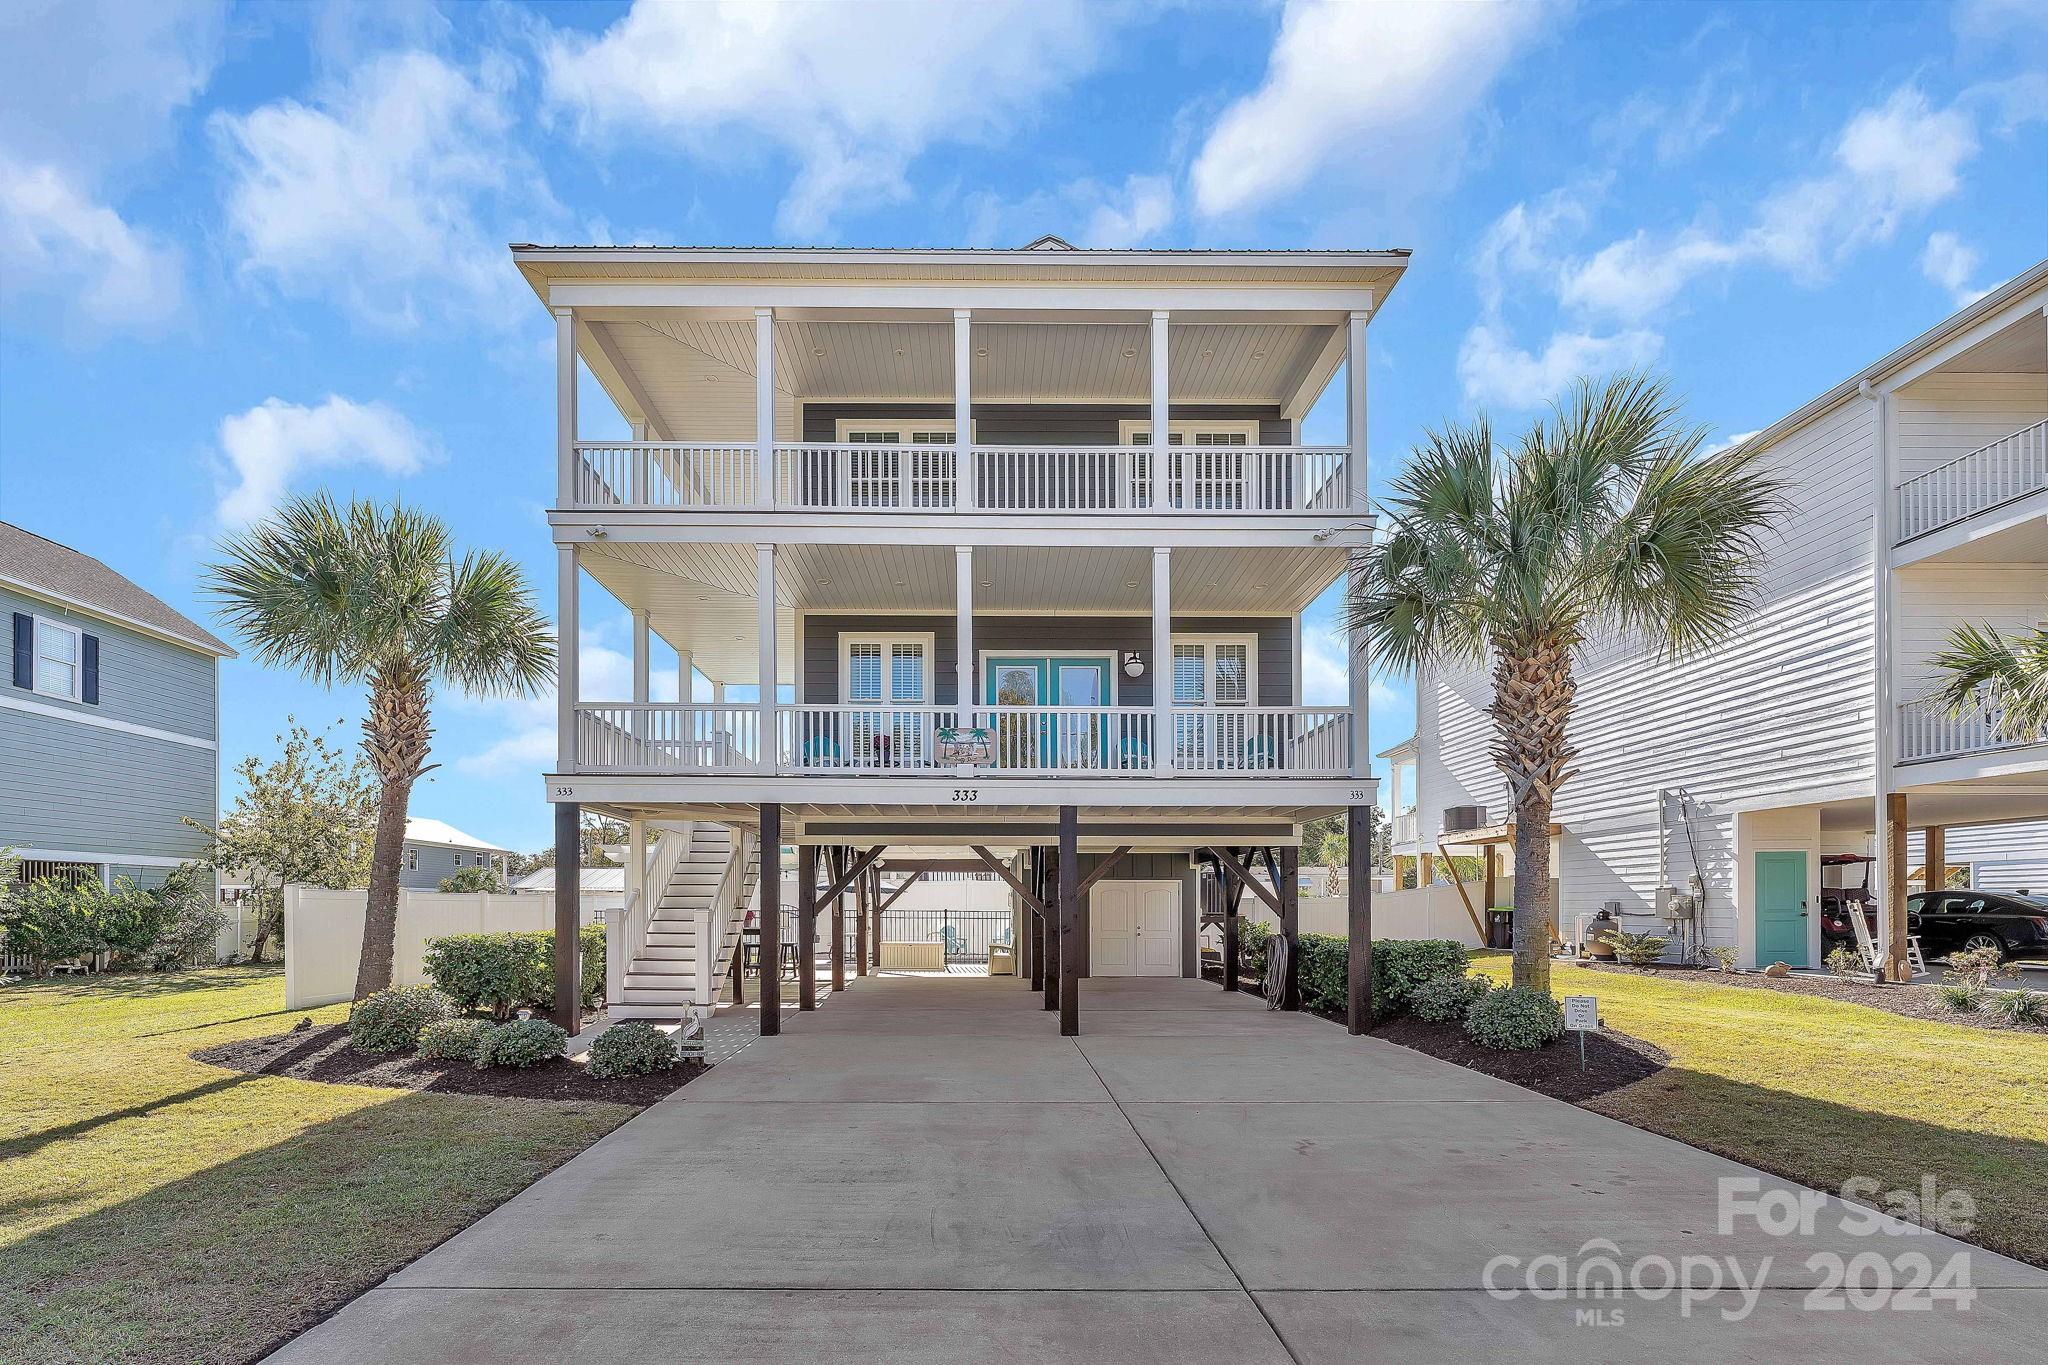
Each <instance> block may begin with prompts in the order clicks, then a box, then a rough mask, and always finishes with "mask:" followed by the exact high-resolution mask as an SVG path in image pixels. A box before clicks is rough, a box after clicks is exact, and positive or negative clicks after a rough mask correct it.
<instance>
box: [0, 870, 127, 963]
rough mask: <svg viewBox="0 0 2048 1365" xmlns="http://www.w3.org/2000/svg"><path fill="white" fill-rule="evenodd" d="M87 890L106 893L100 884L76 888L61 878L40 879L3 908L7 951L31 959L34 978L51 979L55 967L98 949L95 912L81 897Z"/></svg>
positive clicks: (0, 924) (0, 912) (1, 924)
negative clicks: (53, 965)
mask: <svg viewBox="0 0 2048 1365" xmlns="http://www.w3.org/2000/svg"><path fill="white" fill-rule="evenodd" d="M83 886H89V887H91V888H92V890H94V891H99V892H104V890H105V888H104V887H102V886H101V885H100V884H99V883H98V882H97V881H92V882H81V883H78V884H77V885H76V886H74V885H73V884H72V883H71V882H68V881H66V880H64V879H63V878H61V877H39V878H37V879H36V880H35V881H32V882H30V883H29V884H28V885H27V886H24V887H21V888H20V889H18V890H17V891H15V892H14V894H12V895H10V896H9V897H8V898H7V902H6V905H5V907H4V908H0V929H4V930H5V931H6V939H7V947H8V949H9V951H11V952H15V953H19V954H21V955H22V956H23V957H26V958H27V959H28V964H29V974H30V975H31V976H48V975H49V973H50V967H51V965H52V964H54V963H58V962H69V961H71V960H72V959H73V958H80V957H89V956H91V955H92V953H93V952H94V951H95V949H96V948H97V947H98V939H97V936H96V935H95V933H94V927H93V920H92V913H91V909H90V907H89V906H88V905H87V904H86V902H85V899H84V898H83V897H81V896H79V895H78V894H77V892H78V889H79V887H83Z"/></svg>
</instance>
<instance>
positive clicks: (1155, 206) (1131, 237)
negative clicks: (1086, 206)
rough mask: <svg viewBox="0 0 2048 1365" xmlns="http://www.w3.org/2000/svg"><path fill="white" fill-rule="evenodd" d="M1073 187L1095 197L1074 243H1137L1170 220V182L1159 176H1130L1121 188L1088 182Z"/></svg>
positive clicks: (1077, 244) (1171, 214) (1163, 226)
mask: <svg viewBox="0 0 2048 1365" xmlns="http://www.w3.org/2000/svg"><path fill="white" fill-rule="evenodd" d="M1076 188H1077V189H1079V190H1080V191H1081V192H1082V193H1083V194H1085V195H1092V196H1095V197H1096V200H1097V202H1096V204H1095V207H1094V209H1093V210H1092V211H1091V212H1090V213H1089V215H1088V217H1087V220H1086V221H1085V222H1083V223H1082V225H1081V235H1080V237H1079V239H1078V240H1077V241H1076V242H1075V243H1074V245H1076V246H1084V247H1093V246H1107V247H1118V246H1140V245H1143V244H1144V243H1145V242H1147V241H1149V240H1151V239H1152V238H1154V237H1157V236H1158V235H1159V234H1160V233H1161V232H1163V231H1165V229H1166V227H1167V225H1168V224H1170V223H1172V222H1173V184H1172V182H1171V181H1169V180H1168V179H1167V178H1166V177H1165V176H1163V175H1134V176H1131V177H1129V178H1128V179H1126V180H1125V181H1124V183H1123V186H1122V188H1121V189H1113V188H1109V187H1106V186H1098V185H1096V184H1095V183H1094V182H1092V181H1089V182H1082V184H1081V185H1079V186H1077V187H1076Z"/></svg>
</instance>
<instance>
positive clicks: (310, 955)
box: [284, 886, 618, 1010]
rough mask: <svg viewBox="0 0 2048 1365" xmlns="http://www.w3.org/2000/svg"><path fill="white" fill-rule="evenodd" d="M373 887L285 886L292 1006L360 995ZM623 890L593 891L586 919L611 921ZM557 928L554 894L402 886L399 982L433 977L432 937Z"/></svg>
mask: <svg viewBox="0 0 2048 1365" xmlns="http://www.w3.org/2000/svg"><path fill="white" fill-rule="evenodd" d="M369 899H370V893H369V892H368V891H328V890H325V889H323V888H320V887H312V886H289V887H286V888H285V893H284V1007H285V1008H286V1009H288V1010H297V1009H310V1008H312V1007H313V1006H315V1005H331V1004H334V1003H335V1002H337V1001H341V1000H346V999H348V998H349V997H350V996H352V995H354V994H355V990H356V967H357V965H358V963H359V961H360V960H361V957H362V951H363V914H364V911H365V908H366V907H367V905H368V903H369ZM617 900H618V896H617V895H616V894H615V893H614V894H612V895H609V896H607V895H606V894H605V893H603V892H585V893H584V895H583V907H582V915H581V918H580V923H583V924H594V923H602V922H603V914H604V907H605V906H606V904H607V903H616V902H617ZM554 927H555V898H554V895H553V894H552V893H549V894H547V895H534V894H532V893H522V892H517V891H514V892H504V893H499V894H496V895H492V894H490V893H487V892H482V891H476V892H463V893H452V892H445V891H406V890H402V891H400V892H399V893H398V940H397V944H396V947H395V951H394V953H393V956H392V963H391V982H392V984H393V985H395V986H418V985H423V984H425V982H426V979H427V978H426V973H425V972H424V971H423V970H422V969H421V962H422V960H423V959H424V957H425V956H426V951H427V941H428V940H429V939H436V938H445V937H446V936H447V935H449V934H506V933H544V932H546V931H548V930H551V929H553V928H554Z"/></svg>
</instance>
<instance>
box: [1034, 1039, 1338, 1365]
mask: <svg viewBox="0 0 2048 1365" xmlns="http://www.w3.org/2000/svg"><path fill="white" fill-rule="evenodd" d="M1073 1043H1074V1051H1075V1052H1076V1053H1078V1054H1079V1055H1080V1058H1081V1060H1082V1061H1083V1062H1085V1063H1086V1064H1087V1066H1088V1069H1089V1070H1090V1071H1095V1061H1094V1059H1093V1058H1091V1057H1090V1056H1089V1055H1088V1050H1087V1049H1086V1048H1084V1047H1082V1046H1081V1040H1080V1039H1079V1038H1076V1039H1074V1040H1073ZM1095 1079H1096V1080H1097V1081H1098V1082H1099V1083H1100V1084H1101V1086H1102V1088H1103V1089H1104V1090H1105V1091H1108V1092H1109V1102H1110V1103H1111V1104H1114V1105H1115V1106H1116V1112H1117V1113H1118V1114H1119V1115H1121V1116H1122V1118H1123V1121H1124V1123H1125V1124H1126V1125H1127V1126H1129V1128H1130V1130H1131V1136H1132V1137H1134V1138H1136V1139H1137V1140H1138V1145H1139V1146H1140V1147H1143V1148H1144V1149H1145V1155H1146V1156H1149V1157H1151V1158H1152V1164H1153V1165H1154V1166H1156V1167H1158V1168H1159V1175H1160V1178H1161V1179H1163V1180H1165V1181H1166V1187H1167V1188H1168V1189H1170V1190H1172V1191H1173V1194H1174V1198H1176V1199H1178V1200H1180V1204H1181V1207H1182V1208H1184V1209H1186V1210H1187V1211H1188V1217H1190V1218H1192V1219H1194V1220H1195V1226H1196V1227H1198V1228H1200V1229H1201V1230H1202V1236H1204V1237H1206V1238H1208V1240H1209V1245H1210V1246H1212V1247H1215V1248H1216V1258H1217V1259H1218V1260H1220V1261H1222V1262H1223V1268H1224V1269H1225V1270H1228V1271H1229V1272H1230V1278H1231V1279H1233V1280H1236V1281H1237V1287H1238V1289H1239V1290H1240V1291H1241V1292H1242V1293H1243V1294H1244V1296H1245V1298H1246V1299H1248V1300H1249V1301H1250V1302H1251V1306H1252V1308H1253V1310H1254V1311H1256V1312H1257V1313H1258V1315H1259V1317H1260V1318H1261V1319H1262V1320H1264V1322H1265V1324H1266V1330H1267V1331H1269V1332H1271V1333H1272V1334H1273V1340H1274V1341H1276V1342H1278V1343H1279V1344H1280V1349H1281V1350H1283V1351H1285V1352H1286V1353H1287V1358H1288V1359H1289V1360H1291V1361H1293V1362H1294V1365H1302V1360H1301V1357H1300V1356H1298V1355H1296V1354H1295V1352H1294V1348H1293V1347H1292V1346H1289V1345H1288V1344H1287V1338H1286V1337H1285V1336H1283V1335H1281V1332H1280V1324H1279V1323H1277V1322H1275V1321H1273V1315H1272V1314H1271V1313H1268V1312H1267V1311H1266V1305H1264V1304H1263V1303H1260V1302H1259V1296H1258V1295H1256V1294H1254V1293H1252V1290H1251V1286H1250V1285H1248V1284H1246V1283H1245V1282H1244V1276H1243V1275H1240V1274H1239V1273H1238V1270H1237V1266H1236V1265H1235V1264H1234V1263H1233V1262H1232V1261H1231V1259H1230V1253H1229V1252H1227V1251H1225V1250H1224V1249H1223V1244H1222V1243H1221V1242H1219V1241H1217V1240H1216V1234H1215V1233H1213V1232H1211V1231H1209V1225H1208V1224H1207V1223H1204V1222H1203V1221H1202V1215H1201V1214H1199V1213H1196V1212H1195V1206H1194V1205H1193V1204H1192V1203H1190V1202H1188V1197H1187V1194H1186V1193H1185V1192H1184V1191H1182V1189H1181V1187H1180V1182H1178V1181H1176V1180H1175V1179H1174V1178H1173V1173H1172V1172H1171V1171H1169V1170H1167V1169H1166V1163H1165V1162H1163V1161H1161V1160H1160V1159H1159V1153H1157V1152H1155V1151H1153V1150H1152V1144H1151V1143H1149V1142H1147V1141H1145V1135H1144V1134H1143V1133H1141V1132H1139V1131H1138V1125H1137V1124H1136V1123H1135V1122H1133V1121H1132V1119H1131V1116H1130V1114H1129V1113H1128V1112H1127V1111H1126V1110H1125V1109H1124V1102H1123V1101H1122V1100H1120V1099H1118V1098H1117V1096H1116V1092H1115V1091H1114V1090H1110V1088H1109V1082H1108V1081H1105V1080H1103V1079H1102V1073H1101V1072H1100V1071H1095Z"/></svg>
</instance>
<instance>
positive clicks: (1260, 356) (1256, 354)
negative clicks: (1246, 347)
mask: <svg viewBox="0 0 2048 1365" xmlns="http://www.w3.org/2000/svg"><path fill="white" fill-rule="evenodd" d="M1265 358H1266V353H1265V352H1264V351H1253V352H1252V359H1253V360H1264V359H1265Z"/></svg>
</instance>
